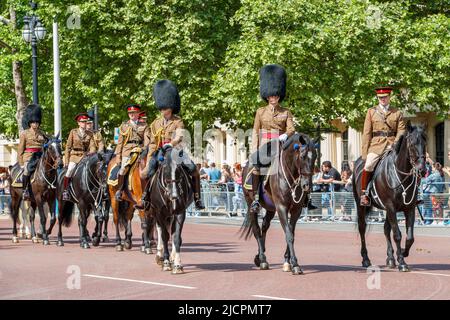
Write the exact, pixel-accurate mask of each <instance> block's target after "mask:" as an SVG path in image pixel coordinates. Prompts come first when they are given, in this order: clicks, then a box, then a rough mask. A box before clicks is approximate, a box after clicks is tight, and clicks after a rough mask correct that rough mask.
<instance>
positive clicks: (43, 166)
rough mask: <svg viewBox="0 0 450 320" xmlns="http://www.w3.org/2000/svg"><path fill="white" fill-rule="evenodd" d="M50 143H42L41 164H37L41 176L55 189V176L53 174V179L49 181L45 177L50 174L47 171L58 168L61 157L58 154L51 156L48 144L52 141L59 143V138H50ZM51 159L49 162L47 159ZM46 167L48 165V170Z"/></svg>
mask: <svg viewBox="0 0 450 320" xmlns="http://www.w3.org/2000/svg"><path fill="white" fill-rule="evenodd" d="M49 142H50V143H46V144H44V153H43V155H42V157H41V159H40V162H41V165H40V166H39V172H40V173H41V175H42V177H43V178H44V181H45V182H46V183H47V184H48V185H49V187H50V188H51V189H56V186H55V182H56V179H57V176H56V175H55V178H54V179H53V181H51V182H50V181H49V179H48V178H47V176H48V175H50V174H49V173H50V172H51V171H53V170H55V171H56V169H58V165H59V161H58V160H60V159H61V156H60V155H57V156H56V157H53V155H52V154H51V153H50V152H49V145H51V144H52V143H60V141H59V140H50V141H49ZM48 158H50V160H51V162H49V159H48ZM47 167H50V168H49V169H48V170H47V169H46V168H47Z"/></svg>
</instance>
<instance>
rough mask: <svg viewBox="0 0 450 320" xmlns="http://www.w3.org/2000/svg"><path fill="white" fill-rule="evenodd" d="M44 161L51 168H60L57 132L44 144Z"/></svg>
mask: <svg viewBox="0 0 450 320" xmlns="http://www.w3.org/2000/svg"><path fill="white" fill-rule="evenodd" d="M44 161H45V162H46V163H48V164H49V165H50V166H51V167H52V168H53V169H57V168H62V167H63V161H62V149H61V140H60V139H59V133H58V135H57V136H56V137H50V138H48V139H47V141H46V142H45V144H44Z"/></svg>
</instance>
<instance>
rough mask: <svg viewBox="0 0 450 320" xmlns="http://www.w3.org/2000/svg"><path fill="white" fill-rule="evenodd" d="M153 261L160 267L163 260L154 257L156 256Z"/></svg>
mask: <svg viewBox="0 0 450 320" xmlns="http://www.w3.org/2000/svg"><path fill="white" fill-rule="evenodd" d="M155 261H156V264H157V265H158V266H162V265H163V262H164V259H163V258H162V257H160V256H158V255H156V256H155Z"/></svg>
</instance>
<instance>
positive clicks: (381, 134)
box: [372, 131, 397, 137]
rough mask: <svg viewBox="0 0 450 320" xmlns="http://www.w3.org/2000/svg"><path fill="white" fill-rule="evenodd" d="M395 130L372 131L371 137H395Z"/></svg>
mask: <svg viewBox="0 0 450 320" xmlns="http://www.w3.org/2000/svg"><path fill="white" fill-rule="evenodd" d="M396 135H397V132H385V131H374V132H372V137H395V136H396Z"/></svg>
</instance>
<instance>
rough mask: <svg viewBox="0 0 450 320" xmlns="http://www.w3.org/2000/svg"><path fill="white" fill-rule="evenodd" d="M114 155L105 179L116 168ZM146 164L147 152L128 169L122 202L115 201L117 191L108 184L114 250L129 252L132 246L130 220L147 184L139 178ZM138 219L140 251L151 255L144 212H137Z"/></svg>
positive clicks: (114, 186) (115, 187) (147, 225)
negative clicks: (140, 237) (139, 224)
mask: <svg viewBox="0 0 450 320" xmlns="http://www.w3.org/2000/svg"><path fill="white" fill-rule="evenodd" d="M114 157H115V155H114V156H113V157H112V158H111V161H110V162H109V164H108V167H107V170H106V172H107V177H110V175H111V171H112V170H113V168H114V167H115V166H116V162H115V161H113V159H114ZM146 162H147V152H145V151H144V152H142V153H141V154H140V155H139V157H138V158H137V159H136V160H135V163H134V164H133V165H132V166H131V168H130V169H129V170H130V172H129V173H128V175H127V177H126V179H125V181H124V189H125V190H124V194H125V198H124V199H123V200H122V201H117V199H116V197H115V194H116V192H117V191H118V188H117V185H111V184H108V191H109V198H110V201H111V208H112V211H113V221H114V224H115V226H116V250H117V251H123V249H124V247H125V249H127V250H130V249H131V248H132V246H133V244H132V236H133V233H132V220H133V216H134V210H135V209H134V205H135V204H137V203H138V202H139V201H140V200H141V197H142V193H143V191H144V188H145V185H146V183H147V181H146V179H144V178H142V177H141V173H142V172H143V170H144V168H145V165H146ZM138 213H139V218H140V220H141V228H142V232H143V233H142V246H141V251H142V252H144V253H146V254H151V253H152V250H151V247H150V240H149V238H148V234H149V228H150V226H149V224H148V223H147V219H146V217H145V214H144V210H138ZM120 228H124V229H125V241H124V243H122V238H121V237H120Z"/></svg>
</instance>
